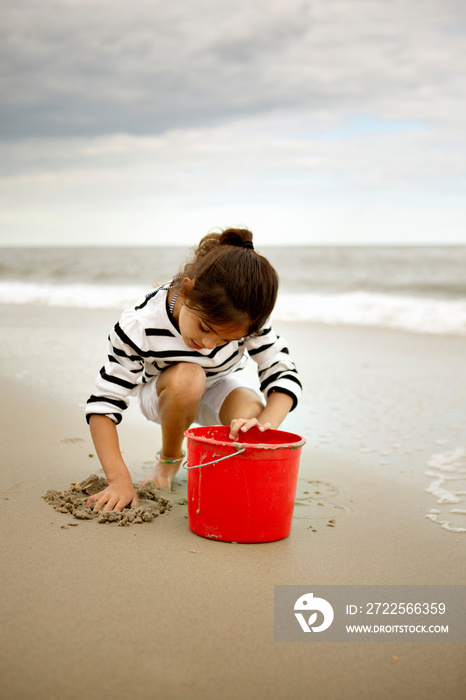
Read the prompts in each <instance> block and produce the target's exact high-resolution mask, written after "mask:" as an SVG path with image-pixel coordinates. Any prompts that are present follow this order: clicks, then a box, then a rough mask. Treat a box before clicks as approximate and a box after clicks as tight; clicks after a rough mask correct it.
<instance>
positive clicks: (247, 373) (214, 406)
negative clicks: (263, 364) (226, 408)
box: [138, 360, 265, 425]
mask: <svg viewBox="0 0 466 700" xmlns="http://www.w3.org/2000/svg"><path fill="white" fill-rule="evenodd" d="M238 388H246V389H251V390H252V391H254V392H255V393H256V394H257V399H258V401H260V402H261V403H262V404H263V405H264V406H265V399H264V395H263V394H262V392H261V390H260V385H259V377H258V375H257V365H256V363H255V362H254V361H253V360H249V362H248V364H247V365H246V366H245V367H244V368H242V369H239V370H237V371H236V372H232V373H231V374H229V375H228V376H226V377H225V378H224V379H219V380H218V382H216V383H215V384H214V385H213V386H211V387H209V388H208V389H206V390H205V392H204V396H203V397H202V399H201V405H200V407H199V413H198V414H197V416H196V419H195V421H194V422H195V423H198V424H199V425H221V423H222V422H221V420H220V409H221V407H222V404H223V402H224V401H225V399H226V397H227V396H228V394H230V393H231V392H232V391H233V390H234V389H238ZM138 396H139V406H140V407H141V411H142V414H143V415H144V417H145V418H147V420H150V421H153V422H155V423H160V417H159V397H158V395H157V380H156V379H154V380H153V381H151V382H149V383H148V384H143V385H142V386H140V387H139V391H138Z"/></svg>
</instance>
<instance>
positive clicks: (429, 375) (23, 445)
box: [0, 313, 466, 700]
mask: <svg viewBox="0 0 466 700" xmlns="http://www.w3.org/2000/svg"><path fill="white" fill-rule="evenodd" d="M58 316H59V313H58V315H57V317H58ZM68 317H69V315H68ZM280 330H281V331H282V332H283V334H285V335H286V337H287V338H288V340H289V342H290V345H294V346H295V352H294V355H295V356H296V359H297V361H298V363H299V366H300V369H301V372H302V374H303V378H304V382H305V386H306V399H305V400H304V401H303V404H302V406H301V408H300V409H299V411H300V412H299V413H297V414H296V415H295V416H291V417H290V418H289V419H288V422H287V425H286V429H290V430H292V429H294V431H295V432H299V433H301V434H304V436H305V437H306V439H307V441H308V442H307V445H306V446H305V448H304V450H303V454H302V459H301V468H300V478H299V481H298V493H297V501H296V506H295V512H294V519H293V529H292V532H291V535H290V537H288V538H287V539H285V540H282V541H280V542H274V543H267V544H260V545H242V544H228V543H223V542H216V541H212V540H208V539H203V538H200V537H197V536H196V535H194V534H193V533H191V532H190V530H189V529H188V525H187V517H186V515H187V508H186V505H185V502H184V500H183V499H185V498H186V495H187V494H186V472H183V471H181V472H180V474H179V478H178V479H177V481H176V484H175V490H174V493H172V494H170V495H169V496H168V498H169V500H170V501H171V502H172V503H173V507H172V508H171V509H167V512H164V513H163V515H161V516H160V517H156V518H154V519H153V520H152V521H150V522H143V523H140V524H138V525H137V526H131V527H119V525H118V523H117V522H115V523H108V524H99V523H98V522H97V521H96V519H90V520H81V519H79V520H78V519H76V518H74V517H73V516H72V514H71V513H69V514H68V513H63V512H57V511H56V510H54V509H53V508H52V507H51V506H50V504H49V503H47V502H46V501H45V500H44V498H43V496H44V494H46V493H47V492H48V491H49V490H55V491H57V492H65V491H67V490H69V489H70V485H71V484H74V483H82V482H83V481H84V480H85V479H87V477H89V475H90V474H96V475H97V476H100V477H101V476H102V472H101V471H100V470H99V465H98V462H97V459H96V457H95V453H94V448H93V445H92V442H91V439H90V436H89V433H88V428H87V426H86V424H85V421H84V419H83V416H82V409H81V408H79V407H77V406H76V405H74V403H73V402H72V401H63V400H61V399H60V398H59V397H58V396H57V395H56V394H55V393H54V391H53V390H50V391H47V390H45V389H43V388H41V387H36V386H33V387H28V386H27V385H26V383H25V382H24V381H23V382H21V381H20V380H13V379H8V378H3V379H2V380H1V387H2V399H3V400H2V407H1V419H2V442H1V465H2V467H1V472H2V479H1V481H2V486H1V490H0V503H1V509H0V518H1V521H2V523H1V525H2V539H1V545H0V547H1V555H2V557H1V558H2V562H3V565H2V584H1V590H2V596H1V606H2V625H1V627H0V648H1V658H2V661H1V677H2V691H1V696H2V697H4V698H5V699H7V698H8V700H10V699H11V700H16V699H18V700H29V699H31V700H32V699H34V700H54V699H55V698H57V700H58V699H59V698H60V699H61V698H67V699H69V700H74V699H75V698H76V700H77V699H78V698H82V697H86V698H88V699H89V700H94V698H95V699H97V698H101V697H114V698H116V699H117V700H119V699H120V698H121V699H122V700H124V699H126V698H130V697H131V698H141V699H142V698H144V699H146V698H186V697H189V698H192V699H194V700H197V699H198V698H199V699H201V698H202V699H203V700H205V698H216V699H218V700H229V699H230V698H231V699H233V698H235V699H236V698H238V697H241V698H245V699H247V700H249V699H251V700H253V699H254V700H262V699H264V700H265V698H277V699H281V698H283V699H284V700H285V699H289V698H291V699H296V700H301V699H302V698H304V697H311V696H312V697H316V698H319V700H320V699H321V698H322V699H327V698H329V699H330V698H332V699H333V698H349V699H352V698H355V699H356V698H358V699H359V698H368V699H369V698H370V699H371V700H372V698H387V699H388V698H394V697H396V698H397V699H403V698H410V699H412V698H414V697H422V698H423V699H426V698H427V699H430V698H432V700H433V699H434V698H435V699H437V698H439V697H442V698H445V699H447V700H448V699H450V698H451V699H453V698H455V699H456V698H458V699H459V698H462V697H464V692H465V689H466V672H465V664H464V654H465V645H464V644H454V643H447V642H445V643H420V642H418V643H406V642H399V643H398V642H397V643H392V642H390V643H374V642H373V643H370V642H367V643H354V642H352V643H351V642H349V643H339V644H338V643H334V644H332V643H318V642H316V643H313V644H292V643H276V642H274V638H273V635H274V630H273V622H274V610H273V600H274V585H275V584H301V585H309V586H312V585H324V584H325V585H331V584H335V585H336V584H340V585H358V584H360V585H363V584H365V585H377V584H393V585H394V584H411V585H416V584H419V585H420V584H436V585H439V584H464V583H465V580H466V576H465V574H466V557H465V544H466V536H465V535H463V534H459V533H455V532H451V531H447V530H445V529H442V527H440V526H439V525H438V524H437V523H434V522H432V520H430V519H429V518H428V517H427V515H428V514H429V512H430V511H431V510H432V509H435V508H438V509H443V510H442V512H443V515H442V517H443V518H450V517H453V516H451V515H450V514H449V513H447V512H446V511H444V509H445V508H447V506H440V505H439V504H438V503H436V501H435V498H434V496H433V495H432V493H428V492H427V488H428V486H429V484H430V483H431V481H432V479H431V478H430V477H428V476H426V475H425V472H426V471H427V470H428V466H427V464H428V461H429V459H430V458H431V456H432V455H433V454H435V453H436V452H443V453H445V452H447V451H453V450H454V449H456V448H458V447H460V446H464V445H465V444H466V431H465V424H464V415H466V414H465V412H464V408H465V402H466V400H465V399H464V396H465V394H464V393H463V390H464V384H465V381H466V380H464V379H462V377H463V376H464V366H463V363H464V356H465V350H466V340H465V339H462V338H448V337H442V338H437V337H425V336H415V335H408V334H403V333H397V332H385V331H380V332H379V331H375V330H372V331H370V330H364V329H351V328H346V329H343V328H331V327H328V328H325V327H319V326H306V327H304V328H303V327H300V328H299V329H297V328H296V327H294V326H292V325H291V324H289V325H288V327H287V324H282V328H281V329H280ZM86 364H87V360H86ZM78 365H79V363H78ZM97 369H98V365H97V366H96V368H95V370H97ZM92 373H95V371H94V369H93V370H92ZM85 381H87V378H86V380H85ZM461 397H463V398H461ZM348 424H349V425H348ZM120 439H121V442H122V445H123V449H124V452H125V457H126V459H127V462H128V463H129V464H130V465H131V467H132V469H133V470H134V471H133V474H134V480H135V481H136V480H137V479H138V478H140V477H141V476H143V475H144V473H145V472H147V471H148V469H149V464H150V462H151V455H153V454H154V453H155V451H156V449H158V443H157V440H158V433H157V431H155V430H153V426H151V425H149V424H146V423H143V422H138V421H137V420H128V421H126V423H125V421H123V423H122V425H121V428H120ZM381 453H385V454H381ZM457 518H458V521H457V524H458V523H461V516H459V515H458V516H457ZM463 518H465V516H463Z"/></svg>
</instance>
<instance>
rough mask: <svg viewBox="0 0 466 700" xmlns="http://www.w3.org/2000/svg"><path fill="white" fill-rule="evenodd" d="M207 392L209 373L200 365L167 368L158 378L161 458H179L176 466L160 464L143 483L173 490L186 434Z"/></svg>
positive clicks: (181, 365)
mask: <svg viewBox="0 0 466 700" xmlns="http://www.w3.org/2000/svg"><path fill="white" fill-rule="evenodd" d="M204 391H205V373H204V370H203V369H202V368H201V367H199V365H194V364H191V363H188V362H180V363H179V364H176V365H173V366H172V367H169V368H168V369H166V370H165V371H164V372H162V374H161V375H160V376H159V378H158V379H157V394H158V400H159V404H158V411H159V416H160V424H161V427H162V449H161V450H160V453H159V456H160V457H161V459H176V460H177V461H176V462H173V463H172V464H164V463H163V462H159V461H157V463H156V465H155V468H154V470H153V471H152V473H151V474H150V475H149V476H148V477H147V478H146V479H144V481H142V482H141V484H145V483H146V482H147V481H154V482H155V485H156V487H157V488H159V489H166V490H168V491H169V490H170V488H171V483H172V481H173V478H174V477H175V474H176V473H177V471H178V469H179V468H180V464H181V461H182V451H181V446H182V444H183V438H184V431H185V430H187V429H188V428H189V426H190V425H191V424H192V423H193V422H194V420H195V418H196V416H197V414H198V412H199V405H200V402H201V398H202V396H203V394H204Z"/></svg>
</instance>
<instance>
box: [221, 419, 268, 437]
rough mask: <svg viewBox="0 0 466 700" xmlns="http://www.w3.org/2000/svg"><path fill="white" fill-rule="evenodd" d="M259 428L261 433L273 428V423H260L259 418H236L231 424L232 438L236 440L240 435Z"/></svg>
mask: <svg viewBox="0 0 466 700" xmlns="http://www.w3.org/2000/svg"><path fill="white" fill-rule="evenodd" d="M253 427H256V428H259V430H260V431H261V432H264V430H268V429H269V428H271V427H272V423H260V422H259V421H258V420H257V418H234V419H233V420H232V421H231V423H230V438H231V440H236V439H237V438H238V433H246V432H247V431H248V430H249V428H253Z"/></svg>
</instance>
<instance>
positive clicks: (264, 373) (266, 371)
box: [245, 325, 302, 410]
mask: <svg viewBox="0 0 466 700" xmlns="http://www.w3.org/2000/svg"><path fill="white" fill-rule="evenodd" d="M245 346H246V348H247V350H248V352H249V354H250V356H251V357H252V359H253V360H254V361H255V362H257V365H258V371H259V379H260V385H261V391H262V392H263V393H264V394H265V396H268V395H269V393H270V392H272V391H280V392H282V393H284V394H288V395H289V396H291V398H292V399H293V407H292V409H291V410H293V408H295V407H296V405H297V403H298V400H299V398H300V396H301V391H302V385H301V382H300V379H299V375H298V371H297V369H296V365H295V363H294V362H293V361H292V359H291V357H290V353H289V350H288V347H287V344H286V340H285V339H284V338H281V337H280V336H277V335H276V333H275V331H274V330H273V328H272V327H271V326H269V325H267V326H266V327H264V328H263V329H262V332H261V333H260V335H258V336H251V337H248V338H246V340H245Z"/></svg>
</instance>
